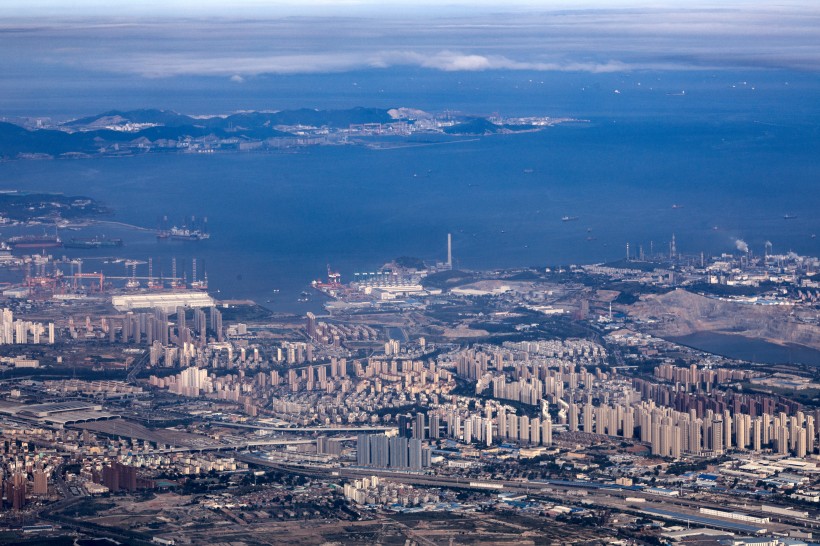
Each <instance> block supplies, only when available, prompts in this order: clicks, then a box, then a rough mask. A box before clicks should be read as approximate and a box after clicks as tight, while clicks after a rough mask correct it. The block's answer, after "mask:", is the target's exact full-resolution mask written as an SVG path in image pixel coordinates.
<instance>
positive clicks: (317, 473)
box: [237, 455, 820, 532]
mask: <svg viewBox="0 0 820 546" xmlns="http://www.w3.org/2000/svg"><path fill="white" fill-rule="evenodd" d="M237 459H238V460H241V461H243V462H246V463H248V464H254V465H258V466H264V467H268V468H274V469H277V470H279V471H282V472H289V473H295V474H303V475H307V476H313V477H318V478H327V479H333V478H337V479H338V478H349V479H359V478H364V477H368V476H379V477H382V478H386V479H390V480H392V481H396V482H400V483H405V484H410V485H422V486H427V487H449V488H461V489H465V488H466V489H483V488H482V487H480V486H471V485H470V483H471V482H480V483H482V484H485V486H486V485H489V486H490V487H493V486H499V487H498V489H497V491H499V492H502V491H505V492H513V493H524V494H526V495H529V496H531V497H534V498H543V499H546V500H550V501H553V502H559V503H565V504H577V503H581V505H582V506H585V507H588V508H606V509H610V510H612V509H614V510H618V511H626V512H632V513H638V514H643V515H649V516H653V515H654V516H655V517H657V516H663V517H665V518H666V519H675V520H676V521H679V522H682V523H693V522H699V523H698V524H700V525H705V526H707V525H708V526H710V527H715V528H718V529H724V530H728V531H732V532H738V531H739V530H740V525H745V524H741V523H740V522H739V521H736V520H722V519H720V518H717V517H715V516H710V517H706V516H704V515H703V514H700V513H699V512H698V510H699V509H700V508H714V509H716V510H723V511H742V512H744V513H748V514H750V515H759V516H764V517H770V518H771V520H772V521H771V523H767V524H762V525H757V524H754V525H752V526H748V525H747V527H749V529H746V528H745V527H744V529H745V531H747V532H752V531H751V529H752V527H754V528H758V527H759V528H763V527H765V528H766V529H768V530H769V531H778V532H785V531H787V530H788V529H792V528H794V527H798V528H802V529H806V530H811V529H817V528H820V522H818V521H814V520H807V519H805V518H800V517H789V516H781V515H779V514H769V513H762V512H760V510H759V509H754V508H741V507H734V506H731V505H730V503H729V499H728V498H727V500H726V501H723V499H720V498H718V499H716V500H715V501H709V500H705V499H703V500H702V499H697V500H690V499H685V498H679V497H662V496H659V495H656V494H652V493H647V492H645V491H641V490H637V489H632V488H625V487H621V486H617V485H608V484H601V483H595V482H570V481H567V480H539V481H534V482H527V481H513V480H483V479H475V478H460V477H452V476H434V475H430V474H423V473H417V472H397V471H394V470H384V469H377V468H353V467H347V468H341V467H323V466H296V465H288V464H282V463H277V462H273V461H268V460H264V459H259V458H257V457H254V456H252V455H240V456H237ZM487 489H490V488H487ZM578 490H585V491H587V494H586V495H583V496H578V497H560V498H559V497H558V496H556V495H555V494H554V493H558V492H561V491H566V492H569V491H578ZM627 497H635V498H641V499H644V500H645V502H643V503H636V504H634V505H632V504H630V505H627V503H626V500H625V499H626V498H627ZM734 500H736V499H734Z"/></svg>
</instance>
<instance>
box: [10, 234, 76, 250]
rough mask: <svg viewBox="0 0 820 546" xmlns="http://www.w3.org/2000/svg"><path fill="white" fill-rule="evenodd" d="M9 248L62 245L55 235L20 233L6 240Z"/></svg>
mask: <svg viewBox="0 0 820 546" xmlns="http://www.w3.org/2000/svg"><path fill="white" fill-rule="evenodd" d="M8 244H9V246H10V247H11V248H53V247H59V246H63V242H62V241H61V240H60V238H59V237H57V236H56V235H53V236H52V235H20V236H17V237H12V238H10V239H9V240H8Z"/></svg>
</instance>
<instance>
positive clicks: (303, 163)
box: [0, 69, 820, 312]
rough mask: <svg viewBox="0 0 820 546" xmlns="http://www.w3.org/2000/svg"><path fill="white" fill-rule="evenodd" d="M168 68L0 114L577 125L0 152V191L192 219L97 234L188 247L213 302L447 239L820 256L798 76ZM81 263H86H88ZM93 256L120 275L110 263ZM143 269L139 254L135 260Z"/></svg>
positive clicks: (139, 221) (144, 253) (514, 248)
mask: <svg viewBox="0 0 820 546" xmlns="http://www.w3.org/2000/svg"><path fill="white" fill-rule="evenodd" d="M174 82H175V83H174V85H175V86H179V87H177V88H175V89H170V88H169V89H164V88H163V87H162V86H163V84H162V81H159V83H157V82H154V85H155V87H154V88H153V90H152V91H151V92H146V90H144V89H128V88H125V87H118V86H117V85H116V82H114V83H113V84H112V83H110V82H109V85H108V87H103V88H101V89H100V90H98V91H92V92H88V93H79V92H78V93H76V94H72V93H71V92H69V93H68V96H67V98H66V99H65V100H59V101H58V100H57V99H56V97H55V98H54V100H50V99H47V100H42V95H41V96H40V100H36V101H35V100H27V99H26V98H25V96H24V94H23V93H18V94H13V95H12V98H11V99H9V100H7V101H5V105H6V107H7V108H6V111H5V112H4V114H6V115H14V116H21V115H29V116H38V115H50V116H53V117H61V118H67V117H74V116H79V115H85V114H93V113H99V112H102V111H105V110H107V109H111V108H118V109H123V110H125V109H129V108H138V107H140V108H141V107H156V108H168V109H174V110H176V111H179V112H182V113H189V114H205V113H214V114H216V113H226V112H230V111H235V110H239V109H260V110H262V109H266V110H278V109H284V108H298V107H316V108H348V107H353V106H374V107H400V106H404V107H414V108H422V109H425V110H429V111H434V112H444V111H445V110H457V111H461V112H463V113H472V114H480V115H489V114H491V113H493V112H498V113H499V114H501V115H538V116H554V117H561V116H570V117H574V118H578V119H584V120H588V121H587V122H583V123H573V124H564V125H559V126H556V127H551V128H548V129H546V130H544V131H542V132H538V133H528V134H518V135H495V136H487V137H480V138H478V139H467V138H465V139H462V140H460V141H456V142H450V143H446V144H441V143H428V142H426V141H424V140H425V139H416V140H417V141H416V142H414V144H417V145H413V146H406V147H397V148H395V149H389V150H374V149H370V148H365V147H357V146H334V147H318V146H317V147H305V148H295V149H291V150H287V151H283V152H277V153H225V154H214V155H186V154H151V155H144V156H138V157H125V158H104V159H80V160H44V161H36V160H25V161H24V160H19V161H7V162H4V163H2V164H0V189H20V190H38V191H59V192H65V193H69V194H84V195H88V196H90V197H93V198H96V199H99V200H101V201H102V202H104V203H105V204H107V205H109V206H110V207H111V208H113V209H114V215H113V216H112V218H111V219H112V220H116V221H121V222H125V223H129V224H136V225H140V226H145V227H147V228H156V227H157V221H158V219H159V218H160V217H162V216H163V215H167V216H168V217H169V219H170V220H171V222H176V223H180V222H181V221H182V219H183V217H185V216H191V215H196V216H197V217H202V216H207V217H208V221H209V229H210V232H211V234H212V237H211V239H210V240H208V241H202V242H196V243H182V242H169V241H166V242H158V241H157V240H156V238H155V237H154V236H153V234H151V233H148V232H138V231H132V230H120V229H118V228H105V229H102V228H99V227H98V228H95V230H94V232H95V233H100V232H104V233H106V234H108V235H110V236H112V237H114V236H119V237H122V238H123V239H125V241H126V245H125V246H124V247H122V248H121V249H116V253H117V255H121V256H124V257H128V258H133V259H139V260H147V259H148V257H153V258H154V274H155V275H158V274H159V273H160V272H164V274H165V275H168V274H170V261H171V258H172V257H173V256H176V257H177V258H178V260H179V268H180V270H182V269H183V266H184V267H185V268H186V269H187V270H188V274H189V278H190V260H191V259H192V258H197V259H198V266H199V267H198V269H199V276H200V278H201V276H202V272H203V270H205V271H207V273H208V277H209V281H210V285H211V289H212V291H215V290H219V291H220V292H219V296H220V297H223V298H226V297H230V298H252V299H254V300H256V301H257V302H259V303H261V304H263V305H267V306H269V307H271V308H273V309H277V310H283V311H298V312H302V311H304V310H306V309H308V308H315V307H316V306H317V302H316V301H313V302H308V303H298V302H297V301H296V300H297V298H298V297H299V294H300V292H301V291H303V290H305V289H306V287H307V285H308V283H309V282H310V280H312V279H314V278H319V277H322V276H324V275H325V272H326V267H327V264H330V265H331V266H332V267H333V268H334V269H338V270H340V271H341V273H342V276H343V280H346V279H350V278H351V276H352V274H353V273H354V272H357V271H358V272H364V271H373V270H374V269H375V268H376V267H378V266H380V265H381V264H383V263H384V262H386V261H389V260H390V259H392V258H395V257H398V256H418V257H421V258H424V259H427V260H431V261H432V260H437V259H438V260H443V259H444V258H445V251H446V249H445V240H446V234H447V233H448V232H452V234H453V245H454V257H455V260H456V265H457V266H458V267H462V268H470V269H486V268H502V267H517V266H531V265H538V266H546V265H567V264H571V263H575V264H581V263H594V262H604V261H608V260H615V259H620V258H622V257H623V256H624V255H625V252H626V250H625V247H626V244H627V243H630V245H631V249H632V251H633V253H637V251H638V248H639V245H642V247H643V249H644V251H645V252H646V253H648V252H649V250H650V246H651V247H652V248H654V250H655V251H656V252H661V251H665V250H666V249H667V248H668V242H669V240H670V239H671V236H672V234H673V233H674V234H675V237H676V240H677V248H678V251H679V252H682V253H692V254H695V253H700V252H701V251H703V252H705V253H707V254H715V253H721V252H735V251H736V241H737V240H738V239H741V240H743V241H745V242H746V243H748V244H749V246H750V247H751V249H752V251H753V252H756V253H762V252H763V249H764V244H765V242H766V241H771V242H772V244H773V251H774V252H775V253H783V252H787V251H790V250H793V251H795V252H798V253H801V254H811V255H818V254H820V242H818V241H820V240H818V239H816V238H812V235H814V234H817V233H820V220H819V219H818V217H817V214H816V211H817V210H820V191H818V173H820V132H819V131H818V127H820V124H818V122H819V121H820V102H818V101H817V100H816V97H817V96H819V94H818V91H820V78H818V77H817V75H814V74H808V73H795V72H782V71H762V70H759V71H744V72H740V71H728V70H727V71H720V72H712V71H705V70H701V71H691V72H685V73H671V72H663V73H651V72H641V73H614V74H589V73H583V74H581V73H571V72H563V73H544V72H532V73H528V72H514V73H512V72H505V71H488V72H477V73H474V72H471V73H459V74H450V73H442V72H437V71H431V70H422V69H413V70H409V69H404V70H400V69H389V70H380V71H377V70H374V71H368V72H358V73H347V74H335V75H300V76H277V77H274V76H269V77H259V78H257V79H254V80H252V81H248V82H246V83H245V84H243V85H241V86H238V85H235V84H230V83H227V82H224V81H223V80H219V81H217V80H215V79H207V78H191V79H190V81H188V82H187V85H185V86H182V85H181V84H180V81H179V80H174ZM673 205H675V207H674V208H673ZM784 215H794V216H796V218H794V219H789V220H785V219H784ZM563 216H573V217H575V216H577V217H578V220H577V221H572V222H562V221H561V218H562V217H563ZM0 234H2V235H3V236H8V235H13V234H17V232H13V230H10V229H4V230H2V231H0ZM81 235H83V233H82V232H76V233H66V234H63V235H62V236H63V238H70V237H72V236H81ZM59 252H60V253H65V254H69V255H78V256H79V255H81V256H84V257H86V258H92V257H99V256H101V255H102V254H106V252H103V251H95V252H91V251H72V252H73V253H74V254H71V252H69V251H68V250H60V251H59ZM93 262H94V260H91V259H89V260H87V264H88V265H84V270H86V271H90V270H94V269H95V267H96V266H94V265H93ZM99 267H109V268H113V269H112V270H111V271H112V272H116V273H118V274H125V269H124V266H122V265H121V264H119V265H117V264H114V265H110V264H109V265H108V266H103V265H102V264H101V265H100V266H99ZM145 274H147V269H146V268H145V266H140V269H138V275H145ZM274 290H279V292H278V293H274ZM268 300H270V301H268Z"/></svg>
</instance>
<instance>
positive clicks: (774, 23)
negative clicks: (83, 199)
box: [0, 0, 820, 110]
mask: <svg viewBox="0 0 820 546" xmlns="http://www.w3.org/2000/svg"><path fill="white" fill-rule="evenodd" d="M680 4H684V3H682V2H668V1H651V0H633V1H629V2H625V1H619V2H609V1H607V2H604V1H598V2H595V1H589V0H587V1H583V2H567V1H558V2H517V3H515V4H512V5H510V4H507V3H504V4H502V3H500V2H487V1H484V2H481V1H480V0H479V2H476V1H475V0H469V1H468V0H453V1H449V2H446V3H444V4H442V3H440V2H438V1H436V0H422V1H421V2H418V1H414V2H413V3H412V4H409V3H398V2H384V1H377V0H342V1H330V0H301V1H300V2H292V1H291V2H278V1H269V0H265V1H263V0H239V1H238V2H236V1H231V2H228V1H221V2H216V1H214V0H185V1H169V0H164V1H160V0H150V1H142V2H111V1H110V0H80V1H75V2H70V3H69V2H65V1H64V0H5V1H3V2H0V71H2V73H3V75H4V76H3V78H2V80H0V95H2V94H4V93H5V94H7V95H8V94H9V93H12V94H16V95H15V96H17V97H19V98H20V99H21V100H22V99H23V98H25V97H26V93H27V92H28V93H33V92H34V91H29V90H34V89H37V88H40V89H44V90H54V89H59V88H61V87H65V88H72V89H75V92H77V93H80V92H81V90H82V88H83V86H86V87H88V86H95V87H97V88H102V86H104V85H105V83H106V82H107V81H109V80H111V79H117V80H118V81H126V82H131V83H132V84H133V85H149V84H150V82H158V81H159V80H163V81H165V82H166V87H167V88H168V89H171V88H172V86H170V85H168V84H167V82H173V81H175V80H176V79H184V78H192V77H206V78H214V79H218V80H222V81H225V82H229V83H231V84H235V85H242V84H243V83H247V82H248V81H249V80H251V79H254V78H258V77H262V76H266V75H291V74H334V73H345V72H352V71H360V70H375V71H378V70H386V69H403V68H410V69H430V70H434V71H440V72H442V73H454V74H459V73H464V72H476V71H494V70H495V71H544V72H548V71H552V72H563V73H567V72H577V73H617V72H631V71H639V70H651V71H667V70H675V71H680V70H724V69H726V70H731V69H743V70H748V69H772V68H773V69H790V70H803V71H812V72H814V71H817V70H818V69H820V2H817V1H816V0H812V1H811V2H809V1H805V0H801V1H791V2H783V3H779V4H776V5H773V4H771V3H770V2H762V1H749V0H728V1H727V0H724V1H723V2H721V3H720V7H719V8H714V7H710V6H709V4H707V3H705V2H698V1H694V2H687V3H685V5H686V7H685V8H680V7H678V6H679V5H680ZM712 4H714V3H712ZM120 85H125V84H120ZM2 109H3V103H2V98H0V110H2Z"/></svg>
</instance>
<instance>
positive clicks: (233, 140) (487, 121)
mask: <svg viewBox="0 0 820 546" xmlns="http://www.w3.org/2000/svg"><path fill="white" fill-rule="evenodd" d="M13 121H14V122H9V121H2V122H0V158H2V159H6V160H10V159H53V158H72V157H96V156H117V155H124V156H127V155H136V154H145V153H152V152H154V153H156V152H177V153H216V152H231V151H266V150H277V149H282V148H292V147H298V146H316V145H345V144H347V145H376V144H377V143H378V142H379V141H384V140H390V141H394V142H396V141H398V142H402V141H409V142H412V140H413V138H414V137H419V136H423V137H424V138H427V139H429V138H430V137H431V136H438V137H440V138H458V137H460V136H472V137H475V136H484V135H492V134H508V133H520V132H528V131H539V130H542V129H545V128H547V127H550V126H553V125H556V124H559V123H565V122H572V121H580V120H576V119H572V118H552V117H508V118H503V117H500V116H491V117H482V116H474V115H460V114H453V113H452V112H447V113H446V114H432V113H428V112H425V111H423V110H417V109H413V108H392V109H380V108H350V109H346V110H314V109H308V108H303V109H298V110H281V111H275V112H268V111H260V112H256V111H251V112H237V113H232V114H228V115H210V116H189V115H185V114H179V113H177V112H173V111H169V110H152V109H144V110H131V111H118V110H112V111H109V112H103V113H101V114H98V115H95V116H89V117H84V118H80V119H74V120H69V121H62V122H52V121H51V120H50V119H48V118H25V119H21V120H13Z"/></svg>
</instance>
